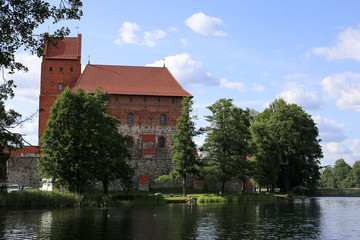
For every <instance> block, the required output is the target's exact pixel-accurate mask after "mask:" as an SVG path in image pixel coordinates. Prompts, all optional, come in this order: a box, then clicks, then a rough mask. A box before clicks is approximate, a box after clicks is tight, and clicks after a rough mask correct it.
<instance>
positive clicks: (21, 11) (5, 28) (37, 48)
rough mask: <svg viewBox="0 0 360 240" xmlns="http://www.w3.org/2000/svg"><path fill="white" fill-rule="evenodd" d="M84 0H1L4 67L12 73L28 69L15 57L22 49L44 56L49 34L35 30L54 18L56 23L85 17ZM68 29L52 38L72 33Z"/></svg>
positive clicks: (0, 38) (0, 57)
mask: <svg viewBox="0 0 360 240" xmlns="http://www.w3.org/2000/svg"><path fill="white" fill-rule="evenodd" d="M81 7H82V2H81V1H80V0H66V1H65V0H59V6H55V5H51V4H50V3H49V2H47V1H43V0H16V1H11V0H2V1H0V16H1V19H0V43H1V44H0V50H1V51H0V66H1V67H4V68H6V69H8V70H9V71H10V72H14V71H15V70H26V66H24V65H23V64H22V63H20V62H17V61H16V60H15V53H16V51H17V50H18V49H20V48H24V49H25V50H30V51H31V53H33V54H38V56H41V55H42V53H43V49H44V42H45V41H46V40H48V39H49V38H48V37H49V35H41V36H39V35H36V34H35V33H34V31H35V29H36V28H38V27H39V26H40V25H41V24H43V23H44V22H45V21H46V20H48V19H50V20H52V21H53V23H54V24H55V23H57V22H59V21H61V20H71V19H80V17H81V16H82V11H81ZM69 33H70V30H69V29H68V28H64V27H63V28H61V29H59V30H56V31H55V32H54V33H53V34H52V36H51V37H52V38H62V37H64V36H65V35H68V34H69Z"/></svg>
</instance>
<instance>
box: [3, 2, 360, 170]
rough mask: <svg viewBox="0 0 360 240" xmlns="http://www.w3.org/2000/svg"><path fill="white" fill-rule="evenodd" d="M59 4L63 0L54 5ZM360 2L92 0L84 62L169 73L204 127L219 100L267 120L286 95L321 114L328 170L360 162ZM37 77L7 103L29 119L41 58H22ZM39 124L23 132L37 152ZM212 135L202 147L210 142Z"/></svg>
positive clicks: (23, 80) (84, 30) (21, 84)
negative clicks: (267, 112) (153, 68)
mask: <svg viewBox="0 0 360 240" xmlns="http://www.w3.org/2000/svg"><path fill="white" fill-rule="evenodd" d="M55 2H57V1H55ZM359 9H360V2H359V1H355V0H353V1H350V0H348V1H329V0H327V1H325V0H322V1H265V0H263V1H239V0H229V1H222V2H221V3H220V2H219V1H209V0H207V1H204V0H198V1H187V0H185V1H181V3H180V4H179V3H177V2H173V3H172V2H169V1H156V0H154V1H140V0H133V1H108V0H104V1H101V3H99V1H84V7H83V11H84V16H83V17H82V19H81V20H80V21H65V22H61V23H60V24H58V25H56V26H54V25H52V23H51V22H48V23H45V24H44V25H43V26H41V27H40V28H39V29H38V30H37V32H38V33H43V32H46V31H48V29H49V30H50V32H52V31H54V30H55V29H56V28H58V27H61V26H68V27H70V29H71V30H72V33H71V35H70V36H76V34H77V32H79V33H81V34H82V37H83V38H82V64H84V65H85V64H86V63H87V61H88V56H89V55H90V59H91V63H93V64H106V65H135V66H144V65H153V66H162V65H163V61H162V60H161V59H164V58H165V63H166V66H167V67H168V68H169V69H170V71H171V72H172V73H173V75H174V76H175V78H176V79H177V80H178V81H179V82H180V84H181V85H182V86H183V87H184V88H185V89H186V90H187V91H188V92H190V93H191V94H192V95H194V100H195V105H194V109H195V114H197V115H198V118H199V120H197V121H196V123H197V126H205V125H207V122H206V121H205V120H204V118H203V116H204V115H207V114H209V111H207V109H206V107H207V106H209V105H211V104H213V103H214V102H215V101H216V100H218V99H220V98H232V99H233V100H234V103H235V105H237V106H239V107H242V108H246V107H249V108H254V109H255V110H257V111H259V112H261V111H263V110H264V108H266V107H267V106H268V103H269V102H272V101H274V100H275V98H277V97H280V96H282V97H283V98H285V99H286V100H287V101H288V102H290V103H296V104H298V105H300V106H302V107H303V109H304V110H305V111H306V112H307V113H309V114H311V115H312V117H313V119H314V121H315V122H316V123H317V124H318V128H319V131H320V138H321V139H322V146H323V152H324V159H322V160H321V162H322V165H333V164H334V162H335V161H336V160H337V159H339V158H343V159H345V161H346V162H347V163H349V164H350V165H352V164H353V163H354V162H355V161H356V160H360V127H359V120H360V115H359V114H360V68H359V67H360V15H359V13H358V12H359ZM17 57H18V59H19V60H20V61H22V62H24V63H25V64H26V65H27V66H28V67H29V69H30V72H29V73H27V74H23V73H17V74H15V75H13V76H12V78H13V79H14V80H15V82H16V84H17V85H18V88H17V89H16V97H15V99H13V100H11V101H9V102H8V103H7V107H8V108H14V109H15V110H17V111H19V112H21V113H22V114H23V115H24V116H29V115H30V114H31V113H33V112H36V110H37V109H38V95H39V85H40V84H39V82H40V64H41V59H39V58H37V57H35V56H30V55H29V53H24V52H22V51H19V52H18V54H17ZM37 121H38V120H37V118H35V119H34V120H33V121H32V122H29V123H27V124H24V126H23V127H22V128H21V129H17V130H18V131H20V132H22V133H23V134H26V136H25V138H26V139H27V140H28V141H29V142H31V143H32V144H37V124H38V123H37ZM203 139H204V136H202V137H199V138H198V139H197V143H199V144H201V143H202V141H203Z"/></svg>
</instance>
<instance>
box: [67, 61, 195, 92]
mask: <svg viewBox="0 0 360 240" xmlns="http://www.w3.org/2000/svg"><path fill="white" fill-rule="evenodd" d="M79 87H80V88H82V89H83V90H84V91H89V92H94V91H95V89H97V88H99V89H100V88H101V90H102V91H104V92H107V93H109V94H121V95H146V96H181V97H185V96H189V97H192V95H191V94H190V93H188V92H187V91H185V90H184V89H183V88H182V87H181V86H180V84H179V83H178V82H177V81H176V79H175V78H174V77H173V75H172V74H171V73H170V71H169V70H168V69H167V68H164V67H135V66H109V65H87V66H86V68H85V70H84V72H83V73H82V74H81V76H80V78H79V80H78V81H77V83H76V84H75V86H74V87H73V89H72V91H73V92H75V91H76V89H77V88H79Z"/></svg>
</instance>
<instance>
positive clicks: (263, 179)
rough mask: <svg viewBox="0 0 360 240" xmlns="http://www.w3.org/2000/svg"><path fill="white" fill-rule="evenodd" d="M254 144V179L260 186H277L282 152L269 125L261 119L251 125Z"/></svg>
mask: <svg viewBox="0 0 360 240" xmlns="http://www.w3.org/2000/svg"><path fill="white" fill-rule="evenodd" d="M250 132H251V136H252V140H251V142H252V144H253V148H254V150H253V152H254V155H253V159H252V161H254V162H255V167H254V168H255V169H254V172H253V179H254V180H255V182H256V183H257V185H258V187H259V191H260V189H261V187H262V186H269V185H271V186H275V184H276V181H277V175H278V172H279V167H280V162H281V154H280V151H279V149H278V146H277V142H276V139H274V137H273V136H272V135H271V134H270V131H269V127H268V126H267V125H266V124H265V123H264V122H261V121H255V122H253V123H252V125H251V127H250Z"/></svg>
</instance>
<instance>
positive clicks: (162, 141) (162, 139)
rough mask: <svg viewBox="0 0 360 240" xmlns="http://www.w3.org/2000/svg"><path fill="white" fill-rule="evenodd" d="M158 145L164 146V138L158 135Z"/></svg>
mask: <svg viewBox="0 0 360 240" xmlns="http://www.w3.org/2000/svg"><path fill="white" fill-rule="evenodd" d="M159 147H160V148H164V147H165V138H164V137H159Z"/></svg>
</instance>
